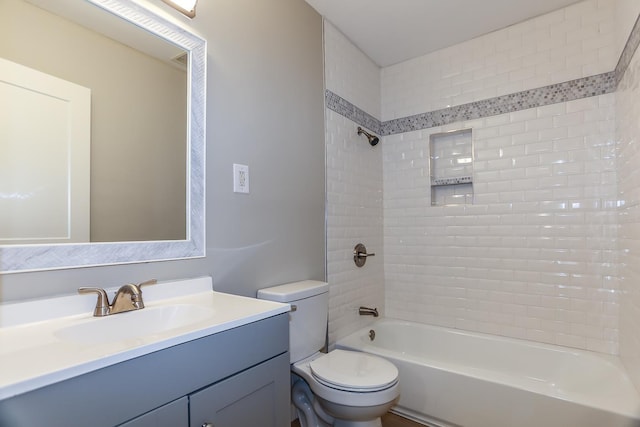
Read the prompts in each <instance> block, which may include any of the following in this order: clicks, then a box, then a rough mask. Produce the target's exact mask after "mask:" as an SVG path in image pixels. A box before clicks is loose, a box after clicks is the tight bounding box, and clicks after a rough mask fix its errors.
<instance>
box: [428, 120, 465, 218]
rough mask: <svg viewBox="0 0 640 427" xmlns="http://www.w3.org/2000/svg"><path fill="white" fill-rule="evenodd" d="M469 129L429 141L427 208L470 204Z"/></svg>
mask: <svg viewBox="0 0 640 427" xmlns="http://www.w3.org/2000/svg"><path fill="white" fill-rule="evenodd" d="M471 132H472V131H471V129H463V130H457V131H452V132H444V133H436V134H432V135H431V136H430V137H429V153H430V155H429V171H430V178H431V206H444V205H462V204H472V203H473V144H472V137H471V136H472V133H471Z"/></svg>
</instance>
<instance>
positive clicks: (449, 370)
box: [336, 319, 640, 427]
mask: <svg viewBox="0 0 640 427" xmlns="http://www.w3.org/2000/svg"><path fill="white" fill-rule="evenodd" d="M370 330H374V331H375V339H374V340H373V341H371V340H370V339H369V331H370ZM336 347H338V348H345V349H351V350H358V351H365V352H367V353H372V354H377V355H380V356H382V357H385V358H387V359H388V360H390V361H392V362H393V363H394V364H395V365H396V366H397V367H398V370H399V372H400V401H399V402H398V406H397V407H395V408H394V410H395V411H396V412H398V413H400V414H402V415H405V416H408V417H409V418H413V419H415V420H417V421H420V422H422V423H425V424H427V425H433V426H464V427H631V426H636V427H637V426H640V396H639V395H638V392H637V391H636V390H635V388H634V387H633V384H631V382H630V381H629V379H628V378H627V376H626V374H625V371H624V369H623V368H622V365H621V364H620V362H619V360H618V359H617V358H616V357H612V356H607V355H601V354H598V353H593V352H588V351H581V350H574V349H570V348H565V347H559V346H553V345H546V344H538V343H534V342H529V341H524V340H517V339H510V338H503V337H498V336H493V335H485V334H478V333H473V332H464V331H459V330H455V329H447V328H440V327H436V326H428V325H422V324H418V323H411V322H404V321H398V320H392V319H381V320H376V322H375V323H374V324H373V325H372V326H371V327H368V328H364V329H362V330H360V331H358V332H356V333H354V334H352V335H350V336H348V337H346V338H344V339H341V340H339V341H338V342H337V343H336Z"/></svg>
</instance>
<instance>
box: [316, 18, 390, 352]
mask: <svg viewBox="0 0 640 427" xmlns="http://www.w3.org/2000/svg"><path fill="white" fill-rule="evenodd" d="M324 34H325V81H326V87H327V89H329V90H331V91H333V92H334V93H336V94H338V95H340V96H341V97H343V98H344V99H347V100H349V101H350V102H352V103H354V104H355V105H357V106H358V107H360V108H362V109H363V110H364V111H366V112H367V113H369V114H372V115H374V116H375V117H376V118H378V119H379V118H380V106H381V100H380V69H379V68H378V67H377V66H376V65H375V64H374V63H373V62H372V61H371V60H370V59H369V58H368V57H367V56H366V55H364V54H363V53H362V52H361V51H360V50H359V49H358V48H356V47H355V46H353V44H351V42H350V41H349V40H348V39H347V38H346V37H345V36H344V35H342V34H341V33H340V32H339V31H338V30H336V29H335V27H333V25H331V24H330V23H329V22H327V21H325V24H324ZM325 126H326V128H325V129H326V130H325V132H326V150H327V152H326V156H327V157H326V167H327V279H328V281H329V343H330V345H332V344H333V343H335V341H336V340H337V339H338V338H341V337H343V336H345V335H348V334H349V333H351V332H353V331H355V330H357V329H359V328H361V327H364V326H366V325H367V324H368V323H370V322H371V320H372V318H371V317H370V316H360V315H359V314H358V307H359V306H361V305H363V306H368V307H377V308H378V311H379V312H381V313H384V248H383V236H382V225H383V224H382V187H383V186H382V148H381V146H380V145H377V146H376V147H371V145H369V143H368V142H367V139H366V138H365V137H364V136H359V135H357V128H358V125H357V124H356V123H355V122H353V121H351V120H349V119H347V118H345V117H343V116H341V115H340V114H337V113H335V112H334V111H331V110H330V109H328V108H327V109H326V118H325ZM357 243H363V244H364V245H365V246H366V247H367V251H368V252H372V253H375V254H376V256H375V257H372V258H369V259H368V260H367V263H366V264H365V266H364V267H362V268H358V267H356V265H355V263H354V261H353V248H354V247H355V245H356V244H357Z"/></svg>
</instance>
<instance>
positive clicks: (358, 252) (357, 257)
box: [353, 243, 376, 267]
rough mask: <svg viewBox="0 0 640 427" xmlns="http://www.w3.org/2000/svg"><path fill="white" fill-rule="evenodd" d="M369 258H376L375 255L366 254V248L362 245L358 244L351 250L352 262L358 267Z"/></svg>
mask: <svg viewBox="0 0 640 427" xmlns="http://www.w3.org/2000/svg"><path fill="white" fill-rule="evenodd" d="M370 256H376V254H374V253H370V254H369V253H367V248H366V247H365V246H364V245H363V244H362V243H358V244H357V245H356V247H355V248H353V262H355V263H356V266H358V267H362V266H363V265H364V264H365V263H366V262H367V258H368V257H370Z"/></svg>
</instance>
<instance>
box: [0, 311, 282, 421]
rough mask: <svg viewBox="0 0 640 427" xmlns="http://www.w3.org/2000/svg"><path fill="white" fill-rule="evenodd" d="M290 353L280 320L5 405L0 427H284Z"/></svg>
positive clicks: (161, 353)
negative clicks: (210, 425)
mask: <svg viewBox="0 0 640 427" xmlns="http://www.w3.org/2000/svg"><path fill="white" fill-rule="evenodd" d="M288 349H289V314H288V313H282V314H279V315H276V316H272V317H269V318H266V319H263V320H259V321H256V322H253V323H249V324H245V325H243V326H239V327H237V328H233V329H229V330H226V331H223V332H218V333H216V334H213V335H209V336H206V337H203V338H200V339H196V340H193V341H189V342H185V343H183V344H179V345H175V346H173V347H169V348H165V349H162V350H159V351H156V352H153V353H150V354H146V355H143V356H140V357H136V358H133V359H129V360H126V361H123V362H121V363H117V364H115V365H111V366H108V367H106V368H103V369H99V370H97V371H93V372H90V373H87V374H84V375H79V376H76V377H72V378H70V379H68V380H65V381H61V382H58V383H55V384H52V385H49V386H46V387H42V388H39V389H36V390H34V391H31V392H28V393H25V394H21V395H18V396H14V397H11V398H8V399H5V400H2V401H0V426H7V427H33V426H37V425H43V426H45V425H47V426H64V427H76V426H77V427H81V426H82V427H85V426H89V425H90V426H92V427H114V426H121V425H122V426H126V427H166V426H169V425H170V426H171V427H180V426H184V427H187V426H189V425H191V426H197V427H201V426H202V425H203V424H206V423H211V424H213V425H215V426H216V427H253V426H256V425H259V426H266V427H269V426H273V427H288V426H289V401H290V398H289V352H288ZM42 357H43V358H45V357H47V355H46V354H42ZM187 408H188V411H189V412H187V411H185V409H187ZM256 420H257V421H256ZM169 421H171V422H170V423H168V422H169Z"/></svg>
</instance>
